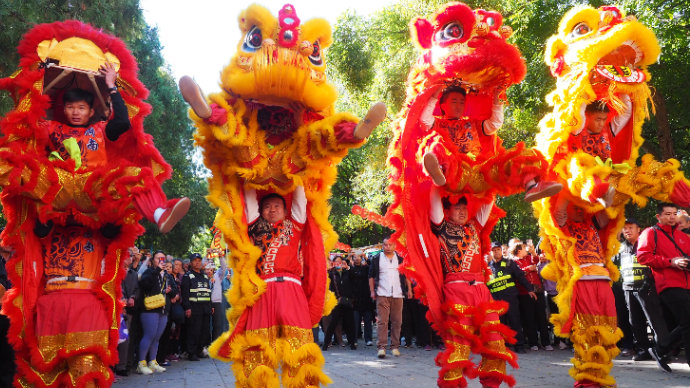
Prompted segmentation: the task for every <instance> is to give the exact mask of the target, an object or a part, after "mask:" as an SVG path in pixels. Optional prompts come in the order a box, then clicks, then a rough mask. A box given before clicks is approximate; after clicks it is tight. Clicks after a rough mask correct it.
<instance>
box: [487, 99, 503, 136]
mask: <svg viewBox="0 0 690 388" xmlns="http://www.w3.org/2000/svg"><path fill="white" fill-rule="evenodd" d="M500 93H501V92H500V91H496V92H495V93H494V97H493V106H492V107H491V117H489V118H488V119H487V120H484V122H483V123H482V128H483V130H484V134H485V135H487V136H489V135H493V134H494V133H496V131H498V130H499V129H501V127H502V126H503V104H501V101H500V100H499V98H498V96H499V95H500Z"/></svg>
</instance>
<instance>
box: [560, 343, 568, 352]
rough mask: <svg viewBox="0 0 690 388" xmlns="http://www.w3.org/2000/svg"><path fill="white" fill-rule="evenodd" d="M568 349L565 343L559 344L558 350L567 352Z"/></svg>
mask: <svg viewBox="0 0 690 388" xmlns="http://www.w3.org/2000/svg"><path fill="white" fill-rule="evenodd" d="M567 348H568V345H566V344H565V342H561V343H560V344H558V349H561V350H565V349H567Z"/></svg>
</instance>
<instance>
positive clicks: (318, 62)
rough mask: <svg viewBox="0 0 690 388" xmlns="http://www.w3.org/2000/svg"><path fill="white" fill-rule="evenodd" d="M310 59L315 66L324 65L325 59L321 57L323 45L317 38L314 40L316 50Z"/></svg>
mask: <svg viewBox="0 0 690 388" xmlns="http://www.w3.org/2000/svg"><path fill="white" fill-rule="evenodd" d="M309 61H310V62H311V63H312V64H313V65H314V66H321V65H323V59H322V58H321V45H320V44H319V41H318V40H317V41H316V42H314V51H313V52H312V54H311V55H310V56H309Z"/></svg>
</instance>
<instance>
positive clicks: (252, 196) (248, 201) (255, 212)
mask: <svg viewBox="0 0 690 388" xmlns="http://www.w3.org/2000/svg"><path fill="white" fill-rule="evenodd" d="M244 214H245V216H247V223H248V224H251V223H253V222H254V221H256V220H257V219H259V216H260V215H261V213H260V211H259V201H258V200H257V199H256V189H253V188H250V187H247V186H244Z"/></svg>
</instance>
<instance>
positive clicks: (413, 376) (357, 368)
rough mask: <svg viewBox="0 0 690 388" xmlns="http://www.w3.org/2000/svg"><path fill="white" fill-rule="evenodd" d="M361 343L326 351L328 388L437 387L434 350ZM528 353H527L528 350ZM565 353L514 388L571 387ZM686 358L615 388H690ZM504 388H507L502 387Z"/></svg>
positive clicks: (520, 373) (155, 384) (176, 370)
mask: <svg viewBox="0 0 690 388" xmlns="http://www.w3.org/2000/svg"><path fill="white" fill-rule="evenodd" d="M363 345H364V344H363V343H362V341H361V340H360V348H359V350H354V351H353V350H350V349H349V348H337V349H336V348H331V349H330V350H329V351H328V352H324V355H325V358H326V373H327V374H328V375H329V376H330V377H331V379H332V380H333V382H334V383H333V384H332V385H329V387H332V388H354V387H367V388H384V387H410V388H412V387H414V388H418V387H430V388H432V387H435V386H436V378H437V373H438V368H437V367H436V365H435V364H434V360H433V359H434V356H435V355H436V353H437V351H436V350H435V349H434V351H431V352H427V351H424V350H422V349H401V353H402V356H401V357H393V356H392V355H390V353H389V354H388V356H387V357H386V358H385V359H383V360H380V359H378V358H376V351H375V349H374V347H366V346H363ZM528 352H529V351H528ZM571 356H572V352H571V351H569V350H555V351H553V352H547V351H543V350H540V351H538V352H530V353H528V354H526V355H523V356H522V357H521V358H520V362H519V363H520V369H518V370H515V371H513V372H512V374H513V376H514V377H515V379H516V380H517V384H516V387H520V388H523V387H564V388H570V387H572V386H573V380H572V379H571V378H570V376H569V375H568V369H569V368H570V357H571ZM683 361H684V358H682V359H676V361H675V362H673V363H671V364H670V365H671V367H672V368H673V370H674V373H673V374H668V373H664V372H663V371H661V370H660V369H658V367H657V366H656V363H654V362H653V361H644V362H633V361H631V360H626V359H621V358H620V357H619V358H618V359H617V360H615V367H614V372H613V374H614V376H615V377H616V379H617V382H618V387H619V388H623V387H626V388H639V387H643V388H661V387H669V388H687V387H690V367H688V365H687V364H685V363H684V362H683ZM234 382H235V379H234V378H233V376H232V373H231V372H230V368H229V365H228V364H225V363H223V362H221V361H217V360H211V359H205V360H201V361H200V362H190V361H180V362H175V363H173V365H172V366H170V367H168V371H167V372H164V373H161V374H154V375H151V376H141V375H132V376H129V377H124V378H122V380H120V382H119V383H117V384H116V385H114V387H118V386H120V387H142V388H144V387H145V388H172V387H184V388H211V387H228V388H232V387H234ZM478 387H480V384H479V382H478V381H476V380H470V382H469V388H478ZM503 387H507V386H506V385H503Z"/></svg>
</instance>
